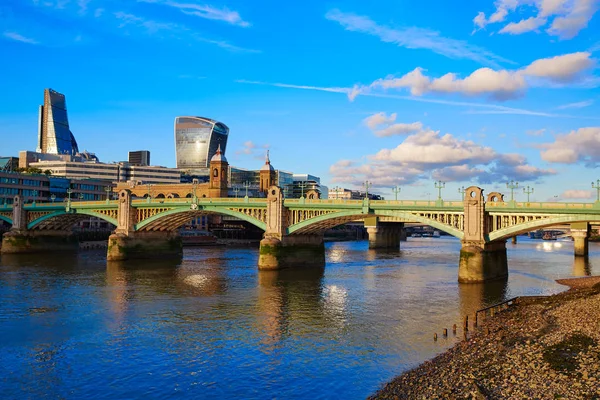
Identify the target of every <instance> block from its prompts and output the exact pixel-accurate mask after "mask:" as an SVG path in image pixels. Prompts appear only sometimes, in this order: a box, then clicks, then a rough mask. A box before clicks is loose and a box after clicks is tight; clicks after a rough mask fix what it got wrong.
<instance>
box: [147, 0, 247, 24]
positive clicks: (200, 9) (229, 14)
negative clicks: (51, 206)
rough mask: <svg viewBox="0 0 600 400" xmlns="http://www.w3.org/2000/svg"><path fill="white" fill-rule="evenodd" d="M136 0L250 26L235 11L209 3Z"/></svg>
mask: <svg viewBox="0 0 600 400" xmlns="http://www.w3.org/2000/svg"><path fill="white" fill-rule="evenodd" d="M138 2H142V3H159V4H164V5H166V6H170V7H173V8H176V9H178V10H179V11H181V12H182V13H184V14H187V15H193V16H195V17H200V18H204V19H211V20H216V21H224V22H227V23H229V24H231V25H237V26H241V27H244V28H246V27H249V26H250V23H249V22H247V21H244V20H243V19H242V17H241V16H240V14H239V13H238V12H237V11H231V10H229V9H227V8H217V7H213V6H210V5H200V4H193V3H180V2H177V1H169V0H138Z"/></svg>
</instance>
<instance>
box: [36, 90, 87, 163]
mask: <svg viewBox="0 0 600 400" xmlns="http://www.w3.org/2000/svg"><path fill="white" fill-rule="evenodd" d="M37 152H38V153H47V154H69V155H75V154H77V153H79V148H78V147H77V141H76V140H75V136H73V133H72V132H71V130H70V129H69V119H68V118H67V102H66V100H65V95H64V94H61V93H58V92H56V91H54V90H52V89H45V90H44V105H41V106H40V113H39V120H38V146H37Z"/></svg>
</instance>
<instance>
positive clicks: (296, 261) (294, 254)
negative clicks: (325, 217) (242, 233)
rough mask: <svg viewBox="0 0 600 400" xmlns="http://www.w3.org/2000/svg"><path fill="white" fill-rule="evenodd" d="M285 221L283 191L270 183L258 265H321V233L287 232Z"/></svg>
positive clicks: (270, 267) (269, 268)
mask: <svg viewBox="0 0 600 400" xmlns="http://www.w3.org/2000/svg"><path fill="white" fill-rule="evenodd" d="M288 221H289V219H288V215H287V209H286V208H285V207H284V205H283V192H282V191H281V188H279V187H277V186H271V187H270V188H269V190H268V194H267V218H266V222H267V227H266V231H265V234H264V236H263V239H262V240H261V241H260V252H259V257H258V269H260V270H277V269H283V268H288V267H323V266H324V265H325V245H324V243H323V233H320V234H310V235H300V234H293V235H289V234H288V233H287V228H288Z"/></svg>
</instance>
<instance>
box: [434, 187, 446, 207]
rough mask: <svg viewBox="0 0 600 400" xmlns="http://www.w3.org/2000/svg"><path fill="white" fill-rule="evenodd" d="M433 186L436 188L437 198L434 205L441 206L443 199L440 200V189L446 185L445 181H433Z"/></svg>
mask: <svg viewBox="0 0 600 400" xmlns="http://www.w3.org/2000/svg"><path fill="white" fill-rule="evenodd" d="M433 186H434V187H435V188H436V189H437V190H438V198H437V201H436V206H442V205H443V204H444V201H443V200H442V189H443V188H445V187H446V183H445V182H442V181H437V182H433Z"/></svg>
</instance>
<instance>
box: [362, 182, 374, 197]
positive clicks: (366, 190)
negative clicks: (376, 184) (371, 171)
mask: <svg viewBox="0 0 600 400" xmlns="http://www.w3.org/2000/svg"><path fill="white" fill-rule="evenodd" d="M363 186H364V188H365V199H368V198H369V188H370V187H371V186H373V183H372V182H369V181H364V182H363Z"/></svg>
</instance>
